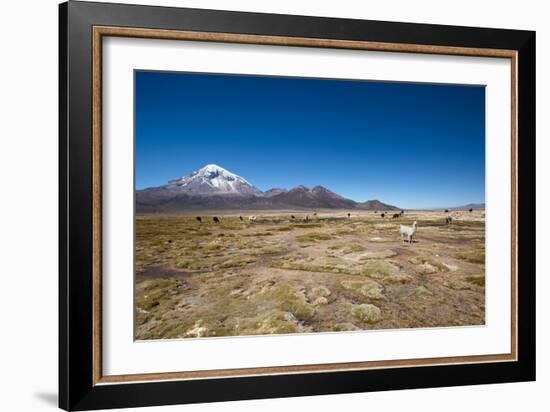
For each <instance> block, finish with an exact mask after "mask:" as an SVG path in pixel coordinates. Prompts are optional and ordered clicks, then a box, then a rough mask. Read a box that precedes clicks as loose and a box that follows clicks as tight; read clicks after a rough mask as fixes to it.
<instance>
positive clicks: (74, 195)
mask: <svg viewBox="0 0 550 412" xmlns="http://www.w3.org/2000/svg"><path fill="white" fill-rule="evenodd" d="M93 26H118V27H139V28H151V29H168V30H183V31H203V32H222V33H241V34H255V35H268V36H287V37H305V38H323V39H337V40H359V41H371V42H382V43H404V44H423V45H434V46H456V47H469V48H488V49H504V50H515V51H517V68H518V76H517V90H518V104H517V125H518V139H517V145H518V151H517V153H518V169H517V173H518V203H517V211H518V220H517V231H518V238H517V241H518V256H517V258H518V268H517V269H518V288H517V293H518V296H517V300H518V318H517V319H518V329H517V336H518V360H517V361H515V362H509V361H506V362H495V363H479V364H461V365H444V366H415V367H402V368H389V369H371V370H361V371H348V372H322V373H299V374H287V375H271V376H269V375H268V376H256V377H234V378H220V379H199V380H188V381H167V382H149V383H125V384H106V385H94V382H93V359H92V354H93V347H92V343H93V336H92V320H93V306H92V303H93V299H92V298H93V296H92V243H93V239H92V200H93V198H92V27H93ZM535 81H536V80H535V32H533V31H523V30H504V29H488V28H471V27H457V26H443V25H430V24H413V23H393V22H380V21H368V20H354V19H334V18H320V17H305V16H293V15H273V14H259V13H243V12H229V11H215V10H202V9H183V8H173V7H157V6H135V5H122V4H110V3H88V2H76V1H70V2H68V3H63V4H61V5H60V6H59V406H60V408H62V409H65V410H90V409H107V408H122V407H137V406H156V405H170V404H182V403H195V402H219V401H228V400H244V399H262V398H273V397H292V396H306V395H323V394H337V393H353V392H365V391H382V390H396V389H413V388H427V387H443V386H458V385H473V384H487V383H502V382H519V381H532V380H535V369H536V367H535V338H536V336H535V320H536V319H535V306H536V303H535V223H536V221H535V122H536V118H535V93H536V89H535V86H536V85H535ZM520 183H521V184H520Z"/></svg>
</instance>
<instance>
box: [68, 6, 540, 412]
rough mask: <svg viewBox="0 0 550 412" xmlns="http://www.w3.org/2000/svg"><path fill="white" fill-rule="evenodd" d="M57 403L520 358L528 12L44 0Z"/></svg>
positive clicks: (526, 351)
mask: <svg viewBox="0 0 550 412" xmlns="http://www.w3.org/2000/svg"><path fill="white" fill-rule="evenodd" d="M59 41H60V49H59V50H60V53H59V55H60V69H59V73H60V81H59V85H60V111H59V117H60V166H59V169H60V173H59V175H60V236H59V237H60V259H59V262H60V274H59V296H60V310H59V315H60V317H59V322H60V328H59V329H60V339H59V342H60V348H59V350H60V356H59V359H60V367H59V371H60V376H59V392H60V396H59V400H60V401H59V402H60V407H61V408H63V409H66V410H89V409H103V408H115V407H133V406H148V405H164V404H177V403H192V402H215V401H224V400H238V399H253V398H269V397H289V396H304V395H317V394H334V393H349V392H360V391H380V390H393V389H402V388H425V387H438V386H451V385H471V384H483V383H498V382H517V381H528V380H534V379H535V33H534V32H530V31H516V30H505V29H487V28H471V27H468V28H467V27H454V26H439V25H426V24H410V23H393V22H380V21H363V20H347V19H330V18H317V17H304V16H288V15H269V14H255V13H242V12H227V11H213V10H198V9H181V8H167V7H149V6H134V5H119V4H106V3H86V2H73V1H71V2H68V3H64V4H62V5H60V35H59Z"/></svg>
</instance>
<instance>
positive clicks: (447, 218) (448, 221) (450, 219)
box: [445, 216, 453, 226]
mask: <svg viewBox="0 0 550 412" xmlns="http://www.w3.org/2000/svg"><path fill="white" fill-rule="evenodd" d="M445 223H446V224H447V226H448V225H450V224H451V223H453V218H452V217H451V216H447V217H446V218H445Z"/></svg>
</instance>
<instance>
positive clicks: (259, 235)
mask: <svg viewBox="0 0 550 412" xmlns="http://www.w3.org/2000/svg"><path fill="white" fill-rule="evenodd" d="M254 214H256V215H258V221H256V222H254V223H251V222H248V221H246V220H245V221H244V222H243V221H241V220H240V219H239V215H225V214H222V213H219V212H218V213H216V214H211V216H213V215H216V216H219V217H220V220H221V222H220V223H219V224H215V223H214V222H212V218H211V216H210V217H209V216H203V223H202V224H201V223H199V222H197V221H196V219H195V216H194V215H193V216H186V215H178V216H138V217H137V220H136V289H135V293H136V300H135V302H136V312H135V313H136V338H137V339H159V338H164V339H166V338H193V337H209V336H235V335H258V334H277V333H304V332H317V331H351V330H357V329H384V328H410V327H427V326H450V325H479V324H483V322H484V319H485V313H484V310H485V309H484V308H485V304H484V302H485V276H484V271H485V248H484V222H483V219H482V218H481V217H480V216H481V212H474V213H472V214H464V215H463V216H462V217H460V216H459V219H457V221H456V222H453V224H452V225H450V226H447V225H445V224H444V214H443V213H442V212H417V213H414V214H413V213H412V212H406V213H405V217H404V218H401V219H396V220H390V219H381V218H380V216H378V215H375V214H373V213H372V212H363V213H354V216H352V218H351V219H348V218H347V216H346V215H347V212H346V211H343V212H338V211H330V212H319V213H318V216H317V217H316V218H315V219H314V220H311V219H310V222H309V223H305V222H303V221H302V219H303V217H305V213H302V214H300V213H299V212H293V214H296V215H298V216H301V217H300V218H299V219H298V218H297V219H295V220H293V219H291V218H290V214H292V213H291V212H289V213H281V212H273V213H265V214H262V212H255V213H254ZM309 215H310V217H311V216H312V215H313V213H312V212H309ZM302 216H303V217H302ZM413 220H417V221H418V227H419V229H418V236H417V243H415V244H413V245H407V244H403V243H401V241H400V238H399V232H398V230H399V229H398V228H399V225H400V224H410V223H411V222H412V221H413ZM449 268H452V270H451V269H449Z"/></svg>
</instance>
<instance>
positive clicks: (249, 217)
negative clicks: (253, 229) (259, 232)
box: [248, 216, 256, 222]
mask: <svg viewBox="0 0 550 412" xmlns="http://www.w3.org/2000/svg"><path fill="white" fill-rule="evenodd" d="M248 220H250V221H251V222H254V221H255V220H256V216H248Z"/></svg>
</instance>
